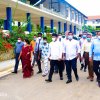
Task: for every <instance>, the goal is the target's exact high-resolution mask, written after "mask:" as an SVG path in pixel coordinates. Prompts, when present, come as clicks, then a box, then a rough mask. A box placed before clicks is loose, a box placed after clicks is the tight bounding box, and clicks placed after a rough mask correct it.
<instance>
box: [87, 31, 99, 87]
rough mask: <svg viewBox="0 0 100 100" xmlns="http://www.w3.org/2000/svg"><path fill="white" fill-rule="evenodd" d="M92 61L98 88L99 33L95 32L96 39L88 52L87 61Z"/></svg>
mask: <svg viewBox="0 0 100 100" xmlns="http://www.w3.org/2000/svg"><path fill="white" fill-rule="evenodd" d="M92 59H93V69H94V72H95V74H96V76H97V81H98V85H99V87H100V31H97V38H96V39H94V40H93V41H92V45H91V49H90V52H89V60H90V61H92Z"/></svg>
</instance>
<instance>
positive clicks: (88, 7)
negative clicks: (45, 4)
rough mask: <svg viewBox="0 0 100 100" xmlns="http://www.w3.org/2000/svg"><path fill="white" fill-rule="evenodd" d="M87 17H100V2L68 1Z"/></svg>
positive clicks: (91, 0)
mask: <svg viewBox="0 0 100 100" xmlns="http://www.w3.org/2000/svg"><path fill="white" fill-rule="evenodd" d="M66 1H68V2H69V3H70V4H71V5H73V6H74V7H75V8H77V9H78V10H79V11H81V12H82V13H83V14H85V15H86V16H94V15H100V0H66Z"/></svg>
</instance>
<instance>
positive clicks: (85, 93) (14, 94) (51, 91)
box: [0, 64, 100, 100]
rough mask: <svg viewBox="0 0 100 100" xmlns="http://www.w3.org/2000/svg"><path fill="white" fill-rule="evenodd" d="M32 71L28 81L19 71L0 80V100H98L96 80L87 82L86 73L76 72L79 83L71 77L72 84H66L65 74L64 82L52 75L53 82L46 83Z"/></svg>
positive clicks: (98, 91) (99, 96) (99, 92)
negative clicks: (32, 74) (32, 73)
mask: <svg viewBox="0 0 100 100" xmlns="http://www.w3.org/2000/svg"><path fill="white" fill-rule="evenodd" d="M79 68H80V65H79V64H78V69H79ZM34 70H35V74H34V76H32V77H31V78H28V79H23V77H22V72H21V71H19V73H18V74H10V75H8V76H5V77H2V78H0V100H100V88H99V87H98V86H97V83H96V79H95V80H94V82H90V81H89V80H87V79H86V77H87V75H88V74H87V72H83V71H80V70H78V73H79V76H80V80H79V82H77V81H76V80H75V77H74V75H73V82H72V83H71V84H66V75H65V72H64V80H62V81H61V80H59V76H58V74H54V75H53V82H52V83H46V82H45V81H44V80H45V79H46V78H47V77H45V78H43V77H42V75H41V74H40V75H37V74H36V72H37V67H35V68H34Z"/></svg>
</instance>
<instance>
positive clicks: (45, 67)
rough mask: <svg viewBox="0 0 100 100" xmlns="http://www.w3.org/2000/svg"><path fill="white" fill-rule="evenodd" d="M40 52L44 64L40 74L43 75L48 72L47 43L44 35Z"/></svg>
mask: <svg viewBox="0 0 100 100" xmlns="http://www.w3.org/2000/svg"><path fill="white" fill-rule="evenodd" d="M41 52H42V53H41V56H42V60H43V65H44V69H43V72H42V76H43V77H45V76H46V75H47V74H48V72H49V68H48V52H49V44H48V43H47V38H46V37H44V38H43V45H42V46H41Z"/></svg>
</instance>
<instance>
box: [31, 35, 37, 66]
mask: <svg viewBox="0 0 100 100" xmlns="http://www.w3.org/2000/svg"><path fill="white" fill-rule="evenodd" d="M36 39H37V36H36V35H34V37H33V40H32V41H31V43H30V45H31V46H32V49H33V55H34V58H33V62H32V65H33V67H34V64H35V61H36V54H35V52H34V50H35V46H36Z"/></svg>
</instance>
